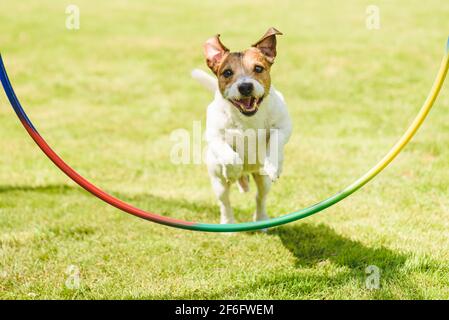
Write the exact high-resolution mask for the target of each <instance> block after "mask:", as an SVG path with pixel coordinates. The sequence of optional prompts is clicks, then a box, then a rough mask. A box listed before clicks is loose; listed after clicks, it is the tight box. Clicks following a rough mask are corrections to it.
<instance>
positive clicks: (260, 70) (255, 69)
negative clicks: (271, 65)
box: [254, 66, 264, 73]
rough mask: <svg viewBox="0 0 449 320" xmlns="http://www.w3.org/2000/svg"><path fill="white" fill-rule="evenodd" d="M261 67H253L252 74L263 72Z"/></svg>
mask: <svg viewBox="0 0 449 320" xmlns="http://www.w3.org/2000/svg"><path fill="white" fill-rule="evenodd" d="M263 70H264V69H263V67H262V66H255V67H254V72H256V73H262V72H263Z"/></svg>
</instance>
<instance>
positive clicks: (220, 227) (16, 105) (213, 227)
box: [0, 39, 449, 232]
mask: <svg viewBox="0 0 449 320" xmlns="http://www.w3.org/2000/svg"><path fill="white" fill-rule="evenodd" d="M448 68H449V39H448V42H447V47H446V54H445V56H444V58H443V61H442V63H441V67H440V70H439V72H438V75H437V78H436V79H435V82H434V84H433V87H432V89H431V91H430V93H429V96H428V97H427V100H426V101H425V103H424V105H423V107H422V108H421V110H420V111H419V113H418V115H417V116H416V118H415V119H414V121H413V122H412V124H411V125H410V127H409V128H408V129H407V131H406V132H405V133H404V134H403V136H402V137H401V138H400V139H399V141H398V142H397V143H396V144H395V145H394V146H393V147H392V149H391V150H390V151H389V152H388V153H387V154H386V155H385V156H384V157H383V158H382V159H381V160H380V161H379V162H378V163H377V164H376V165H375V166H374V167H373V168H372V169H370V170H369V171H368V172H366V173H365V174H364V175H363V176H362V177H360V178H359V179H357V180H356V181H354V182H353V183H352V184H350V185H349V186H347V187H346V188H344V189H343V190H342V191H341V192H338V193H337V194H335V195H333V196H331V197H329V198H327V199H325V200H323V201H321V202H319V203H317V204H314V205H312V206H310V207H307V208H304V209H301V210H299V211H296V212H293V213H290V214H286V215H284V216H281V217H277V218H273V219H270V220H266V221H257V222H247V223H237V224H208V223H197V222H189V221H183V220H178V219H174V218H169V217H164V216H161V215H158V214H155V213H152V212H148V211H144V210H141V209H139V208H136V207H134V206H132V205H130V204H128V203H126V202H124V201H122V200H120V199H117V198H115V197H113V196H112V195H110V194H108V193H106V192H104V191H103V190H101V189H100V188H98V187H96V186H95V185H93V184H92V183H90V182H89V181H88V180H86V179H85V178H83V177H82V176H81V175H79V174H78V173H77V172H76V171H75V170H73V169H72V168H71V167H70V166H69V165H67V164H66V163H65V162H64V161H63V160H62V159H61V158H60V157H59V156H58V155H57V154H56V153H55V152H54V151H53V150H52V149H51V148H50V146H49V145H48V144H47V143H46V142H45V140H44V139H43V138H42V137H41V135H40V134H39V133H38V131H37V130H36V128H35V127H34V125H33V124H32V122H31V121H30V119H29V118H28V116H27V114H26V113H25V111H24V110H23V108H22V106H21V104H20V102H19V99H18V98H17V96H16V94H15V92H14V89H13V87H12V85H11V82H10V81H9V78H8V74H7V72H6V69H5V66H4V63H3V59H2V57H1V55H0V79H1V82H2V84H3V88H4V89H5V92H6V95H7V96H8V99H9V101H10V103H11V106H12V107H13V109H14V111H15V112H16V114H17V116H18V117H19V119H20V121H21V122H22V125H23V126H24V127H25V129H26V131H27V132H28V134H29V135H30V136H31V138H33V140H34V141H35V142H36V144H37V145H38V146H39V147H40V148H41V150H42V151H43V152H44V153H45V154H46V155H47V157H48V158H50V160H51V161H53V162H54V164H55V165H56V166H58V168H59V169H60V170H61V171H63V172H64V173H65V174H66V175H67V176H69V178H71V179H72V180H73V181H75V182H76V183H77V184H79V185H80V186H81V187H83V188H84V189H86V190H87V191H89V192H90V193H91V194H93V195H94V196H96V197H97V198H99V199H101V200H103V201H105V202H106V203H108V204H110V205H112V206H114V207H116V208H118V209H120V210H122V211H124V212H127V213H129V214H132V215H134V216H137V217H139V218H142V219H146V220H149V221H152V222H155V223H159V224H163V225H166V226H170V227H174V228H180V229H187V230H194V231H207V232H240V231H252V230H258V229H264V228H271V227H275V226H279V225H283V224H286V223H289V222H293V221H296V220H299V219H303V218H306V217H308V216H311V215H313V214H315V213H318V212H320V211H322V210H324V209H326V208H328V207H330V206H332V205H334V204H336V203H337V202H339V201H341V200H343V199H345V198H346V197H348V196H349V195H351V194H353V193H354V192H356V191H357V190H358V189H360V188H361V187H363V186H364V185H365V184H367V183H368V182H369V181H370V180H372V179H373V178H374V177H375V176H377V175H378V174H379V173H380V172H381V171H382V170H383V169H385V167H386V166H387V165H388V164H389V163H390V162H392V161H393V159H394V158H395V157H396V156H397V155H398V154H399V153H400V152H401V150H402V149H403V148H404V147H405V145H406V144H407V143H408V142H409V141H410V140H411V138H412V137H413V136H414V135H415V133H416V132H417V130H418V129H419V127H420V126H421V124H422V123H423V122H424V120H425V118H426V116H427V115H428V113H429V111H430V109H431V108H432V106H433V104H434V102H435V100H436V98H437V96H438V94H439V92H440V90H441V87H442V86H443V82H444V80H445V78H446V74H447V72H448Z"/></svg>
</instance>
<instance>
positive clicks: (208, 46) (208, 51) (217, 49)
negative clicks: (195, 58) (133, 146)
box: [204, 34, 229, 73]
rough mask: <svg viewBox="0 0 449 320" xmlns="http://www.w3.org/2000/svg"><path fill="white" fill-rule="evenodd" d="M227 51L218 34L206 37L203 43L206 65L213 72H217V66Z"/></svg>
mask: <svg viewBox="0 0 449 320" xmlns="http://www.w3.org/2000/svg"><path fill="white" fill-rule="evenodd" d="M227 53H229V49H228V48H226V47H225V46H224V45H223V43H221V41H220V35H219V34H217V35H216V36H215V37H212V38H210V39H208V40H207V41H206V43H205V44H204V55H205V56H206V61H207V65H208V66H209V68H210V69H211V70H212V71H213V72H214V73H217V72H218V67H219V66H220V63H221V61H222V60H223V58H224V57H225V55H226V54H227Z"/></svg>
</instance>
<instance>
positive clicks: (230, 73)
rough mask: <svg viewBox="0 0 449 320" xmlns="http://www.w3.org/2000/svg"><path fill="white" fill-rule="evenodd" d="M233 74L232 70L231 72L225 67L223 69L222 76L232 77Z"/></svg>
mask: <svg viewBox="0 0 449 320" xmlns="http://www.w3.org/2000/svg"><path fill="white" fill-rule="evenodd" d="M233 74H234V72H232V70H231V69H226V70H225V71H223V77H225V78H230V77H232V75H233Z"/></svg>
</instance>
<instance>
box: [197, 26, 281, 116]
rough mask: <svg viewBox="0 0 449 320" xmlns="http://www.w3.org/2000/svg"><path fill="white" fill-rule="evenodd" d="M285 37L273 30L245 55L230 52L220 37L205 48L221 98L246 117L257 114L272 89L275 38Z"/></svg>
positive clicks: (208, 42) (214, 38) (209, 41)
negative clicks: (271, 74) (278, 36)
mask: <svg viewBox="0 0 449 320" xmlns="http://www.w3.org/2000/svg"><path fill="white" fill-rule="evenodd" d="M281 34H282V33H281V32H280V31H278V30H276V29H275V28H270V29H268V31H267V32H266V33H265V35H264V36H263V37H262V38H261V39H260V40H259V41H257V42H256V43H255V44H253V45H252V46H251V47H250V48H249V49H247V50H245V51H242V52H230V50H229V49H228V48H226V47H225V46H224V45H223V43H222V42H221V40H220V35H216V36H215V37H212V38H210V39H209V40H207V41H206V43H205V44H204V54H205V56H206V62H207V65H208V66H209V68H210V69H211V70H212V71H213V72H214V73H215V75H216V76H217V78H218V86H219V89H220V92H221V94H222V95H223V97H224V98H225V99H228V100H229V101H230V102H231V103H232V104H234V105H235V106H236V107H237V108H238V109H239V110H240V112H242V113H243V114H245V115H248V116H250V115H253V114H255V113H256V112H257V110H258V108H259V105H260V104H261V103H262V100H263V99H264V98H265V96H266V95H267V94H268V93H269V91H270V87H271V77H270V70H271V66H272V64H273V63H274V60H275V58H276V53H277V52H276V36H277V35H281Z"/></svg>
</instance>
